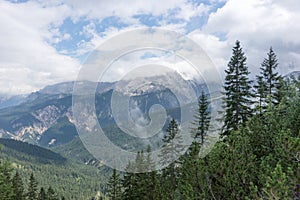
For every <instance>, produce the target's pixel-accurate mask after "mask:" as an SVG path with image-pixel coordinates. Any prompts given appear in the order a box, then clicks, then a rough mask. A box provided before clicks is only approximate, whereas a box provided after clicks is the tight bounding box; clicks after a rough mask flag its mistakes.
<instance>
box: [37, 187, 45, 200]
mask: <svg viewBox="0 0 300 200" xmlns="http://www.w3.org/2000/svg"><path fill="white" fill-rule="evenodd" d="M45 199H47V194H46V191H45V189H44V188H43V187H41V189H40V192H39V195H38V200H45Z"/></svg>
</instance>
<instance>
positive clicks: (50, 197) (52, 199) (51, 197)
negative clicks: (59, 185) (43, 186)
mask: <svg viewBox="0 0 300 200" xmlns="http://www.w3.org/2000/svg"><path fill="white" fill-rule="evenodd" d="M47 200H58V197H57V194H56V193H55V191H54V190H53V188H52V187H51V186H50V187H49V188H48V190H47Z"/></svg>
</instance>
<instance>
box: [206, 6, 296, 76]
mask: <svg viewBox="0 0 300 200" xmlns="http://www.w3.org/2000/svg"><path fill="white" fill-rule="evenodd" d="M295 4H296V3H295V1H291V0H290V1H280V0H246V1H240V0H229V1H228V2H227V3H226V4H225V6H224V7H222V8H220V9H218V10H217V12H215V13H212V14H211V15H210V17H209V20H208V23H207V25H206V26H205V27H204V31H205V32H206V33H208V34H213V33H223V34H225V35H226V40H227V41H228V42H229V43H231V44H232V46H233V45H234V41H235V40H237V39H238V40H240V41H241V42H242V45H243V47H244V50H245V52H246V54H247V56H248V64H249V66H250V67H251V68H252V71H255V70H257V69H258V67H259V66H260V63H261V62H262V60H263V58H264V57H266V53H267V52H268V49H269V48H270V46H273V48H274V50H275V52H276V53H277V55H278V58H279V62H280V64H281V65H280V69H279V71H280V72H281V73H287V72H289V71H290V70H291V69H288V68H287V67H288V66H291V65H296V66H295V67H298V69H299V67H300V60H299V53H300V52H299V49H300V38H299V32H300V24H299V23H296V22H298V21H299V20H300V13H299V8H300V6H297V5H295ZM294 70H295V69H294Z"/></svg>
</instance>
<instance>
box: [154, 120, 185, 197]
mask: <svg viewBox="0 0 300 200" xmlns="http://www.w3.org/2000/svg"><path fill="white" fill-rule="evenodd" d="M179 131H180V129H179V126H178V124H177V122H176V121H175V119H172V120H171V121H170V124H169V126H168V128H167V131H166V133H165V135H164V137H163V142H164V145H163V149H162V155H160V156H161V159H162V160H161V163H162V165H165V164H168V166H167V167H165V168H164V169H163V170H162V174H161V185H162V186H163V187H164V192H163V194H162V195H163V197H162V198H163V199H174V198H175V193H176V192H177V187H178V181H179V175H180V171H179V165H180V162H179V160H178V158H179V157H180V155H181V153H182V151H183V145H182V137H181V136H180V134H179V133H180V132H179ZM176 158H177V159H176Z"/></svg>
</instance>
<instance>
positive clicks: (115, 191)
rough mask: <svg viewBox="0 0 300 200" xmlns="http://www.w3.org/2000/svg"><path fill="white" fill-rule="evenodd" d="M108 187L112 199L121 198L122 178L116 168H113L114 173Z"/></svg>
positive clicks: (117, 199)
mask: <svg viewBox="0 0 300 200" xmlns="http://www.w3.org/2000/svg"><path fill="white" fill-rule="evenodd" d="M107 187H108V188H107V189H108V196H109V198H110V199H112V200H119V199H121V198H122V187H121V179H120V175H119V174H118V173H117V170H116V169H113V173H112V175H111V177H110V179H109V181H108V184H107Z"/></svg>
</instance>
